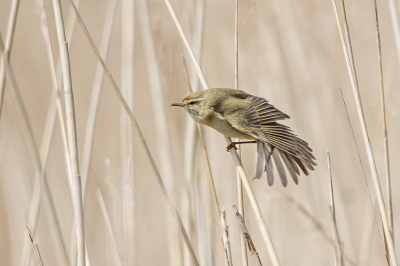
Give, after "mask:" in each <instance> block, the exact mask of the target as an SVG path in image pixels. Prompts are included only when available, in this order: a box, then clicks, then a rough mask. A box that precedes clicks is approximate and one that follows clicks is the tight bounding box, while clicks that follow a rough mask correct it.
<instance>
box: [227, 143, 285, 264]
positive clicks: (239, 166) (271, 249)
mask: <svg viewBox="0 0 400 266" xmlns="http://www.w3.org/2000/svg"><path fill="white" fill-rule="evenodd" d="M225 138H226V142H227V143H228V145H229V144H231V143H232V140H231V139H230V138H229V137H226V136H225ZM231 153H232V157H233V160H234V162H235V164H236V169H237V170H238V171H239V174H240V178H241V179H242V183H243V185H244V188H245V189H246V192H247V196H248V197H249V200H250V204H251V206H252V207H253V211H254V214H255V215H256V217H257V220H258V225H259V227H260V230H261V235H262V236H263V238H264V242H265V245H266V246H267V250H268V253H269V256H270V259H271V262H272V265H274V266H277V265H280V263H279V260H278V256H277V254H276V251H275V248H274V244H273V242H272V239H271V236H270V234H269V232H268V228H267V224H266V223H265V220H264V218H263V216H262V213H261V210H260V207H259V206H258V203H257V199H256V196H255V195H254V192H253V189H252V188H251V185H250V182H249V180H248V178H247V175H246V172H245V171H244V168H243V165H242V162H241V160H240V158H239V155H238V154H237V152H236V150H235V149H232V150H231Z"/></svg>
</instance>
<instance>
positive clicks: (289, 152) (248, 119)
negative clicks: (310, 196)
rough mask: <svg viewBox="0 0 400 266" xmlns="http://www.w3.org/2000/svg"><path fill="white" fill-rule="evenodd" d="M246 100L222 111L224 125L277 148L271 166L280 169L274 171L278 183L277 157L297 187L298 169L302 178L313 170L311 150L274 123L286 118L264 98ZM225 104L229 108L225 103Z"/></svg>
mask: <svg viewBox="0 0 400 266" xmlns="http://www.w3.org/2000/svg"><path fill="white" fill-rule="evenodd" d="M247 100H248V101H247V104H246V105H244V104H243V105H238V106H237V107H236V108H226V109H225V110H230V112H225V113H224V117H225V119H226V121H227V122H229V123H230V124H231V125H232V126H233V127H234V128H236V129H237V130H239V131H241V132H244V133H246V134H249V135H251V136H253V137H254V138H257V139H259V140H261V141H263V142H265V143H268V144H270V145H271V147H274V148H277V149H278V150H279V152H277V151H276V152H274V151H271V152H272V155H273V158H274V161H275V165H276V166H277V167H278V166H281V167H278V170H279V171H278V172H280V173H279V174H280V176H281V179H285V176H286V174H285V173H284V170H283V167H282V162H281V160H280V158H279V156H278V155H280V157H281V158H282V161H283V162H284V164H285V165H286V168H287V169H288V170H289V173H290V175H291V176H292V177H293V179H294V181H295V182H296V183H297V182H298V181H297V176H296V174H299V169H298V168H299V167H300V169H301V170H302V171H303V172H304V174H306V175H308V171H307V169H309V170H314V168H313V166H315V165H316V163H315V162H314V160H315V157H314V156H313V155H312V149H311V148H310V147H309V146H308V143H307V142H305V141H304V140H302V139H300V138H299V137H297V136H296V135H295V134H294V133H293V131H292V130H291V129H290V128H289V127H288V126H285V125H282V124H279V123H277V122H276V121H278V120H284V119H287V118H290V117H289V116H288V115H286V114H285V113H283V112H281V111H280V110H278V109H277V108H275V107H274V106H273V105H272V104H269V103H268V101H267V100H265V99H264V98H260V97H256V96H252V95H250V96H249V98H248V99H247ZM227 104H229V101H228V102H227ZM282 181H284V180H282ZM283 183H284V182H283Z"/></svg>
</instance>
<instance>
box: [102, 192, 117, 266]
mask: <svg viewBox="0 0 400 266" xmlns="http://www.w3.org/2000/svg"><path fill="white" fill-rule="evenodd" d="M96 196H97V200H98V202H99V205H100V209H101V213H102V214H103V217H104V221H105V222H106V227H107V231H108V235H109V236H110V240H111V241H110V242H111V243H110V244H111V250H112V253H113V257H114V261H115V265H117V266H121V265H122V263H121V258H120V256H119V254H118V248H117V243H116V242H115V237H114V233H113V230H112V226H111V222H110V217H108V213H107V208H106V205H105V203H104V199H103V195H102V194H101V191H100V190H99V189H97V190H96Z"/></svg>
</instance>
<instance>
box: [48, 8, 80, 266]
mask: <svg viewBox="0 0 400 266" xmlns="http://www.w3.org/2000/svg"><path fill="white" fill-rule="evenodd" d="M53 7H54V16H55V21H56V27H57V36H58V42H59V45H60V55H61V64H62V69H63V80H64V93H65V109H66V117H67V132H68V147H69V158H70V167H71V178H72V198H73V203H74V213H75V227H76V235H77V248H78V266H85V265H86V262H85V228H84V214H83V204H82V186H81V176H80V174H79V158H78V140H77V135H76V121H75V107H74V95H73V91H72V80H71V67H70V62H69V52H68V42H67V40H66V38H65V30H64V21H63V16H62V10H61V1H60V0H53Z"/></svg>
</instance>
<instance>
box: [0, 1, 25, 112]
mask: <svg viewBox="0 0 400 266" xmlns="http://www.w3.org/2000/svg"><path fill="white" fill-rule="evenodd" d="M19 3H20V0H13V1H12V3H11V9H10V16H9V17H8V24H7V35H6V40H5V41H6V42H5V43H3V39H2V38H1V35H0V47H1V52H2V54H3V59H2V60H1V61H2V62H1V69H2V70H1V73H0V118H1V114H2V111H3V103H4V92H5V89H6V74H5V73H6V68H7V67H8V64H9V63H10V56H11V48H12V44H13V40H14V35H15V28H16V23H17V15H18V10H19Z"/></svg>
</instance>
